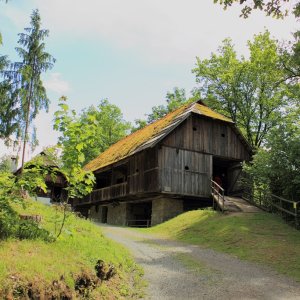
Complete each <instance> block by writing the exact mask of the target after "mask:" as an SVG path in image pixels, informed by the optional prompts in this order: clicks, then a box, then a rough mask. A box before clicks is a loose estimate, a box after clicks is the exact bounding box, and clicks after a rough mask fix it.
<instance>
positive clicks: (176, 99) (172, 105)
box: [147, 87, 192, 123]
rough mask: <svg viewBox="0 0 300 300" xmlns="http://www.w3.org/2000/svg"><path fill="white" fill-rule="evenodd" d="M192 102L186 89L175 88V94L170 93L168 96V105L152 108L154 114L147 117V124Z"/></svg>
mask: <svg viewBox="0 0 300 300" xmlns="http://www.w3.org/2000/svg"><path fill="white" fill-rule="evenodd" d="M189 101H192V100H190V99H188V98H187V97H186V93H185V90H184V89H179V88H178V87H175V88H174V89H173V92H168V93H167V95H166V102H167V104H166V105H158V106H154V107H152V113H151V114H148V115H147V122H148V123H152V122H154V121H156V120H158V119H160V118H162V117H164V116H165V115H166V114H168V113H169V112H171V111H173V110H175V109H176V108H178V107H180V106H182V105H183V104H185V103H187V102H189Z"/></svg>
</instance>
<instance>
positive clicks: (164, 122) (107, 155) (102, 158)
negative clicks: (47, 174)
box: [84, 102, 233, 171]
mask: <svg viewBox="0 0 300 300" xmlns="http://www.w3.org/2000/svg"><path fill="white" fill-rule="evenodd" d="M191 112H194V113H197V114H199V115H203V116H205V117H209V118H213V119H217V120H221V121H224V122H229V123H233V121H232V120H231V119H229V118H226V117H225V116H223V115H221V114H219V113H217V112H215V111H213V110H211V109H210V108H209V107H207V106H205V105H203V104H200V103H197V102H196V103H192V104H187V105H184V106H181V107H180V108H178V109H176V110H175V111H173V112H171V113H169V114H167V115H166V116H165V117H163V118H161V119H159V120H157V121H155V122H153V123H151V124H149V125H147V126H146V127H144V128H142V129H140V130H138V131H136V132H134V133H132V134H130V135H128V136H126V137H125V138H124V139H122V140H120V141H118V142H117V143H115V144H114V145H112V146H111V147H109V148H108V149H107V150H105V151H104V152H103V153H101V154H100V155H99V156H98V157H96V158H95V159H93V160H92V161H90V162H89V163H87V164H86V165H85V166H84V169H85V170H89V171H95V170H98V169H100V168H103V167H105V166H108V165H110V164H113V163H115V162H117V161H119V160H121V159H124V158H126V157H128V156H130V155H131V154H133V153H134V152H135V151H136V150H137V149H138V148H139V147H140V146H142V145H143V144H144V143H146V142H147V141H149V140H151V139H153V138H154V137H156V136H158V135H159V134H160V133H161V132H162V131H163V130H164V129H165V128H166V127H168V126H169V125H171V124H172V123H173V122H174V121H175V120H177V118H178V117H180V116H182V115H184V114H189V113H191Z"/></svg>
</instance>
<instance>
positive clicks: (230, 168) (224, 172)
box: [213, 157, 242, 195]
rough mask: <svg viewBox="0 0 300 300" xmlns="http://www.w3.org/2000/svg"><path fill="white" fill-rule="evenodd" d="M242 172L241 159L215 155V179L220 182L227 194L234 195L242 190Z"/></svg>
mask: <svg viewBox="0 0 300 300" xmlns="http://www.w3.org/2000/svg"><path fill="white" fill-rule="evenodd" d="M241 173H242V166H241V162H240V161H236V160H231V159H224V158H220V157H213V180H214V181H216V182H217V183H219V184H220V186H221V187H222V188H223V189H224V193H225V195H233V194H236V192H237V191H240V190H241V186H240V184H239V179H240V178H241Z"/></svg>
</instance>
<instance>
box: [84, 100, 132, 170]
mask: <svg viewBox="0 0 300 300" xmlns="http://www.w3.org/2000/svg"><path fill="white" fill-rule="evenodd" d="M90 120H95V125H96V127H95V134H94V135H92V136H89V137H88V139H89V141H85V142H86V143H90V147H88V148H87V149H86V151H85V161H84V164H85V163H87V162H89V161H90V160H92V159H94V158H95V157H97V156H98V155H99V154H100V153H101V152H103V151H104V150H106V149H107V148H108V147H110V146H111V145H113V144H115V143H116V142H117V141H119V140H120V139H121V138H123V137H124V136H126V134H128V132H129V130H130V128H131V125H130V123H129V122H126V121H124V119H123V114H122V112H121V110H120V108H119V107H117V106H116V105H114V104H111V103H109V101H108V100H107V99H104V100H101V101H100V104H99V105H98V106H97V107H94V106H90V107H89V108H87V109H86V110H84V111H83V112H82V113H81V115H80V123H81V124H82V126H85V124H88V123H89V122H90Z"/></svg>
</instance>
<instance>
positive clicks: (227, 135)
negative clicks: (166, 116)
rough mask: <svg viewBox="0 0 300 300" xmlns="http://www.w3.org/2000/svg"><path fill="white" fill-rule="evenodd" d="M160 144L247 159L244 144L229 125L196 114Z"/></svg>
mask: <svg viewBox="0 0 300 300" xmlns="http://www.w3.org/2000/svg"><path fill="white" fill-rule="evenodd" d="M162 144H163V145H166V146H171V147H176V148H180V149H188V150H194V151H199V152H203V153H208V154H212V155H216V156H221V157H226V158H230V159H238V160H249V152H248V150H247V148H246V146H245V145H244V144H243V143H242V142H241V140H240V139H239V137H238V136H237V134H236V133H235V132H234V131H233V129H232V128H231V127H230V126H229V125H227V124H226V123H224V122H220V121H218V120H212V119H207V118H202V117H200V116H197V115H193V116H191V117H189V118H188V119H187V120H186V121H185V122H184V123H183V124H181V125H180V126H179V127H177V128H176V129H175V130H174V131H173V132H172V133H171V134H170V135H169V136H167V137H166V138H165V139H164V140H163V142H162Z"/></svg>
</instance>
